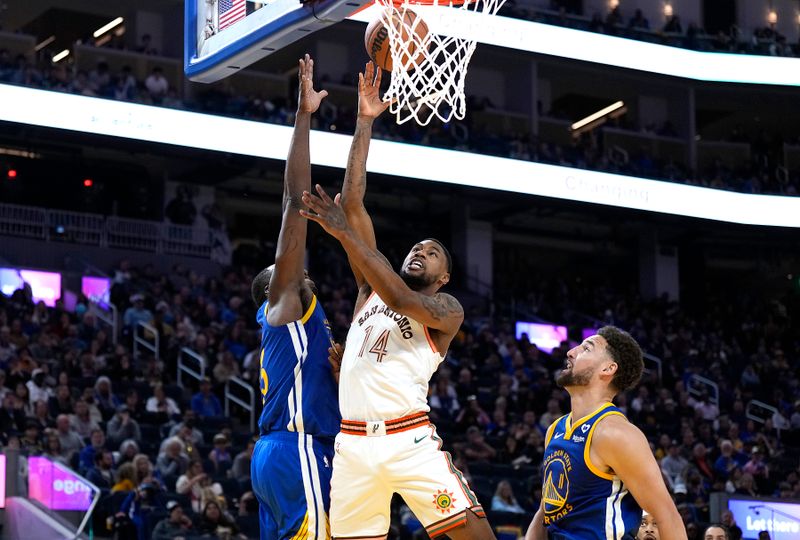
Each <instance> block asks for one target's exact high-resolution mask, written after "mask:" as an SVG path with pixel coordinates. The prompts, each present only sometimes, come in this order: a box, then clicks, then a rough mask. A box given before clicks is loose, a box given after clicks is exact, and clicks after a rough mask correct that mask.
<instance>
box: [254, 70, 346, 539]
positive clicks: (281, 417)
mask: <svg viewBox="0 0 800 540" xmlns="http://www.w3.org/2000/svg"><path fill="white" fill-rule="evenodd" d="M313 67H314V64H313V61H312V60H311V59H310V58H309V56H308V55H306V57H305V59H304V60H300V73H299V75H300V95H299V101H298V107H297V117H296V119H295V128H294V129H295V131H294V136H293V137H292V142H291V147H290V149H289V157H288V158H287V161H286V172H285V178H284V193H283V220H282V223H281V231H280V234H279V236H278V246H277V251H276V255H275V264H274V265H272V266H270V267H269V268H266V269H265V270H263V271H261V273H259V274H258V275H257V276H256V278H255V279H254V280H253V285H252V294H253V300H254V301H255V303H256V305H257V306H260V307H259V309H258V315H257V320H258V323H259V324H260V325H261V329H262V337H261V360H260V363H261V368H260V377H259V380H260V385H261V399H262V403H263V411H262V413H261V418H260V419H259V422H258V426H259V431H260V438H259V440H258V442H257V443H256V446H255V449H254V451H253V457H252V462H251V463H252V464H251V477H252V481H253V491H254V492H255V494H256V498H257V499H258V502H259V507H260V508H259V519H260V525H261V539H262V540H288V539H295V538H303V539H309V540H310V539H327V538H329V536H330V533H329V525H328V509H329V507H330V479H331V462H332V461H333V439H334V437H335V436H336V433H337V432H338V431H339V424H340V421H341V417H340V415H339V406H338V401H337V392H338V390H337V386H336V381H335V380H334V376H333V373H332V371H331V366H330V364H329V363H328V347H329V346H330V343H331V333H330V328H329V325H328V321H327V320H326V318H325V313H324V312H323V310H322V306H321V304H320V303H319V301H318V300H317V297H316V295H315V287H314V283H313V282H312V281H311V280H310V279H308V276H307V275H306V273H305V270H304V268H303V261H304V255H305V245H306V229H307V226H308V225H307V222H306V220H305V219H303V218H302V217H301V216H300V214H299V213H298V208H299V207H300V205H301V204H302V203H301V196H302V192H303V190H307V189H309V188H310V187H311V164H310V160H309V149H308V146H309V143H308V139H309V130H310V124H311V114H312V113H314V112H315V111H316V110H317V109H318V108H319V104H320V102H321V101H322V99H323V98H324V97H325V96H326V95H327V92H325V91H322V92H316V91H314V88H313V85H312V77H313Z"/></svg>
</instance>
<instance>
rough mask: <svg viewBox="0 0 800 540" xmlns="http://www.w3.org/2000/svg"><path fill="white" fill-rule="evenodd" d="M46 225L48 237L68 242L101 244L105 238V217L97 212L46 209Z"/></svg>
mask: <svg viewBox="0 0 800 540" xmlns="http://www.w3.org/2000/svg"><path fill="white" fill-rule="evenodd" d="M47 225H48V231H49V233H50V239H57V238H63V239H65V240H68V241H70V242H77V243H79V244H88V245H92V246H102V245H103V240H104V238H105V234H103V233H104V232H105V218H104V217H103V216H100V215H97V214H86V213H83V212H68V211H64V210H48V211H47Z"/></svg>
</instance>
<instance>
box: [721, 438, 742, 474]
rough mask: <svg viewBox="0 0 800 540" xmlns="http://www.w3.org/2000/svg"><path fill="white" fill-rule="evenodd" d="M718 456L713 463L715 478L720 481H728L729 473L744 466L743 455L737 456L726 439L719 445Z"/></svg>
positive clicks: (731, 444)
mask: <svg viewBox="0 0 800 540" xmlns="http://www.w3.org/2000/svg"><path fill="white" fill-rule="evenodd" d="M719 451H720V455H719V457H718V458H717V461H715V462H714V471H715V473H716V477H717V478H718V479H720V480H722V481H726V480H728V477H729V476H730V475H731V473H732V472H733V471H734V470H735V469H738V468H740V467H742V466H743V465H744V463H743V462H742V458H743V457H744V456H743V455H740V454H738V453H737V452H735V450H734V449H733V443H732V442H731V441H729V440H727V439H725V440H723V441H722V442H720V443H719Z"/></svg>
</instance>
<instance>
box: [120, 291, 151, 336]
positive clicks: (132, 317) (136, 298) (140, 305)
mask: <svg viewBox="0 0 800 540" xmlns="http://www.w3.org/2000/svg"><path fill="white" fill-rule="evenodd" d="M131 303H132V304H133V305H132V306H131V307H129V308H128V309H126V310H125V314H124V315H123V316H122V322H123V324H124V325H125V326H126V327H127V328H128V330H129V331H131V332H133V331H134V329H135V327H136V325H137V324H138V323H140V322H142V323H145V324H149V323H150V322H151V321H152V320H153V314H152V313H151V312H150V310H149V309H147V308H145V307H144V295H141V294H134V295H133V296H131Z"/></svg>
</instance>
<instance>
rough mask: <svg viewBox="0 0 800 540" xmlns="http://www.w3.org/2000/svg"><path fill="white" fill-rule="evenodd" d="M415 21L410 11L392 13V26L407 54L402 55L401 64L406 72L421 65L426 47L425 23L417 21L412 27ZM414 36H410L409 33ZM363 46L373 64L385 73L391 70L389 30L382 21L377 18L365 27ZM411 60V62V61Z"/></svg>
mask: <svg viewBox="0 0 800 540" xmlns="http://www.w3.org/2000/svg"><path fill="white" fill-rule="evenodd" d="M416 20H417V14H416V13H414V12H413V11H411V10H410V9H403V10H400V11H397V10H395V11H393V12H392V24H393V25H394V27H395V29H396V30H397V32H398V33H399V34H400V36H401V39H402V40H403V42H404V43H405V48H406V50H407V52H406V53H405V54H403V57H402V64H403V67H404V68H405V69H407V70H409V71H410V70H412V69H414V68H415V67H416V65H417V64H420V63H422V61H423V60H424V59H425V52H426V51H425V48H427V46H428V41H427V37H428V25H427V24H425V21H423V20H422V19H419V21H417V22H416V26H414V24H415V23H414V21H416ZM412 28H413V32H414V34H415V36H412V34H411V32H412V30H411V29H412ZM364 45H365V46H366V48H367V53H369V57H370V58H372V61H373V62H375V63H376V64H377V65H378V66H379V67H380V68H381V69H384V70H386V71H391V70H392V51H391V46H390V45H389V29H388V28H386V26H385V25H384V23H383V19H382V18H381V17H378V18H377V19H375V20H373V21H372V22H371V23H369V26H367V32H366V33H365V34H364ZM412 58H413V62H412V61H411V60H412Z"/></svg>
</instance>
